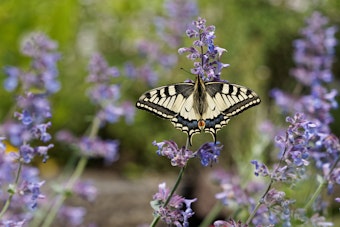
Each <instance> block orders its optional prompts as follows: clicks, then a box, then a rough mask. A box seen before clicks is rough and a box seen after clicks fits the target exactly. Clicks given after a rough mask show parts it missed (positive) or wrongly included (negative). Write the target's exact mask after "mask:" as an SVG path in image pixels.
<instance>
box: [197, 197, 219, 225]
mask: <svg viewBox="0 0 340 227" xmlns="http://www.w3.org/2000/svg"><path fill="white" fill-rule="evenodd" d="M222 208H223V204H222V203H220V202H217V203H215V205H214V207H213V208H212V209H211V210H210V212H209V213H208V215H207V216H206V217H205V218H204V219H203V221H202V223H201V224H200V225H199V227H207V226H211V223H212V222H213V220H214V219H215V218H216V217H217V215H218V213H219V212H220V211H221V210H222Z"/></svg>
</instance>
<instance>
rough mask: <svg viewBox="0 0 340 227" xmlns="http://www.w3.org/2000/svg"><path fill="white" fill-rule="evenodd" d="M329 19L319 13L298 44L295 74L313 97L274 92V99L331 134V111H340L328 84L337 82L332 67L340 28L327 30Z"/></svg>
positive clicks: (332, 27)
mask: <svg viewBox="0 0 340 227" xmlns="http://www.w3.org/2000/svg"><path fill="white" fill-rule="evenodd" d="M327 23H328V19H327V18H326V17H324V16H322V15H321V14H320V13H318V12H315V13H313V14H312V16H311V17H310V18H309V19H308V20H307V26H306V27H305V28H304V29H302V30H301V35H302V38H301V39H297V40H296V41H295V42H294V47H295V52H294V61H295V63H296V68H294V69H293V70H292V71H291V75H292V76H293V77H294V78H295V79H296V80H297V81H298V82H299V83H300V84H301V85H302V86H306V87H308V88H309V89H310V94H307V95H303V96H301V97H299V96H293V95H290V94H286V93H285V92H283V91H281V90H278V89H274V90H273V91H272V96H273V97H274V99H275V101H276V103H277V104H278V105H279V106H280V107H281V108H282V109H283V110H285V111H287V112H291V113H295V112H302V113H304V114H305V115H306V117H307V118H308V119H309V120H313V121H318V122H320V125H322V127H323V130H324V131H325V132H326V133H329V127H328V125H329V123H331V122H332V121H333V118H332V116H331V114H330V110H331V109H333V108H337V107H338V104H337V102H336V100H335V96H336V95H337V91H336V90H335V89H332V90H330V91H329V90H328V89H327V88H326V87H325V85H326V84H328V83H331V82H332V80H333V75H332V72H331V70H332V64H333V58H334V52H335V51H334V48H335V45H336V44H337V41H336V39H335V32H336V31H337V29H336V27H334V26H330V27H327Z"/></svg>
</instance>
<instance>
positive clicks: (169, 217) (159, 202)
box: [151, 183, 197, 227]
mask: <svg viewBox="0 0 340 227" xmlns="http://www.w3.org/2000/svg"><path fill="white" fill-rule="evenodd" d="M158 190H159V191H158V192H157V193H156V194H155V195H154V196H153V201H151V206H152V207H153V209H154V212H155V215H159V216H160V217H161V219H162V221H164V222H165V223H166V224H167V225H175V226H183V227H188V226H189V222H188V219H189V218H190V217H192V216H193V215H194V212H193V210H192V209H191V204H192V203H193V202H195V201H196V200H197V199H196V198H195V199H191V200H188V199H185V198H183V197H182V196H179V195H176V194H174V195H172V197H171V198H170V200H169V202H168V203H167V204H166V205H165V202H166V201H167V200H168V197H169V196H170V190H169V189H168V188H167V187H166V184H165V183H162V184H159V186H158Z"/></svg>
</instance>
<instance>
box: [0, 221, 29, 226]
mask: <svg viewBox="0 0 340 227" xmlns="http://www.w3.org/2000/svg"><path fill="white" fill-rule="evenodd" d="M25 223H27V222H26V221H25V220H23V221H13V220H0V226H4V227H24V224H25Z"/></svg>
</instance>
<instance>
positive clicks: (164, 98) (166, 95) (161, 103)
mask: <svg viewBox="0 0 340 227" xmlns="http://www.w3.org/2000/svg"><path fill="white" fill-rule="evenodd" d="M193 89H194V86H193V84H192V83H179V84H174V85H170V86H163V87H159V88H155V89H152V90H150V91H147V92H145V93H144V94H143V95H142V96H141V97H140V98H139V100H138V101H137V104H136V106H137V107H138V108H140V109H144V110H147V111H150V112H151V113H154V114H156V115H157V116H159V117H162V118H166V119H172V118H173V117H174V116H176V115H177V114H178V113H179V112H180V110H181V108H182V106H183V104H184V103H185V102H186V100H187V98H188V96H189V95H190V94H191V93H192V92H193Z"/></svg>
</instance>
